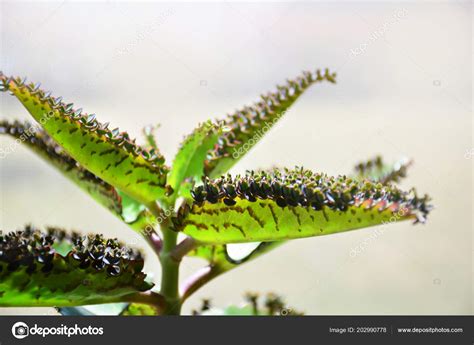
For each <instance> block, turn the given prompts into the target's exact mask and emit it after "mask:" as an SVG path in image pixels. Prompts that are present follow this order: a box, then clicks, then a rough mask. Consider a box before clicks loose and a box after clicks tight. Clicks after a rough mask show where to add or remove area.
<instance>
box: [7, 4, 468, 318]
mask: <svg viewBox="0 0 474 345" xmlns="http://www.w3.org/2000/svg"><path fill="white" fill-rule="evenodd" d="M0 27H1V42H0V43H1V46H0V61H1V62H0V68H1V70H3V72H4V73H5V74H8V75H10V74H11V75H20V76H27V77H28V78H29V79H30V80H32V81H36V82H41V83H42V85H43V87H44V88H46V89H49V90H52V91H53V94H54V95H56V96H59V95H61V96H63V98H64V99H65V100H66V101H69V102H74V103H75V104H76V105H77V106H78V107H82V108H84V110H85V111H86V112H95V113H96V114H97V116H98V119H99V120H100V121H101V122H108V121H109V122H111V124H112V126H117V127H120V128H121V129H127V130H128V131H129V132H130V133H131V134H132V137H133V136H136V137H140V131H141V128H142V126H144V125H146V124H156V123H160V124H161V128H160V130H159V131H158V142H159V146H160V148H161V150H162V152H163V153H164V154H165V156H166V157H167V159H168V160H169V161H170V160H171V159H172V157H173V156H174V154H175V152H176V149H177V147H178V144H179V143H180V141H181V139H182V137H183V136H184V135H185V134H188V133H189V132H190V131H191V130H192V129H193V128H194V127H195V126H196V124H197V123H198V122H200V121H204V120H206V119H208V118H215V117H222V116H224V115H225V114H226V113H227V112H231V111H233V110H234V109H235V108H237V107H240V106H242V105H244V104H248V103H250V102H252V101H253V100H255V99H256V98H257V97H258V95H259V94H261V93H262V92H264V91H267V90H272V89H273V88H274V85H275V84H276V83H282V82H284V81H285V79H286V78H289V77H294V76H296V75H298V73H299V72H300V71H301V70H302V69H312V68H318V67H321V68H324V67H329V68H331V70H334V71H336V72H337V73H338V77H337V80H338V83H337V85H330V84H321V85H317V86H314V87H312V88H311V89H310V90H309V91H308V92H307V93H306V94H305V95H304V96H303V97H301V99H300V100H299V101H298V103H297V104H296V105H295V106H294V108H293V109H292V111H291V112H290V113H289V114H288V115H287V116H286V117H285V118H284V119H283V120H282V121H281V122H280V123H279V124H278V125H277V126H276V127H275V128H274V129H273V130H272V131H271V132H270V133H269V134H268V136H267V137H266V138H265V139H264V140H263V141H262V142H261V143H260V144H259V145H258V146H257V147H255V148H254V149H253V150H252V151H251V152H250V153H249V154H248V155H247V156H246V157H245V158H244V159H242V161H241V162H240V163H239V164H238V165H237V166H236V167H235V168H234V169H233V172H243V171H245V169H248V168H265V167H269V166H272V165H275V164H278V165H281V166H294V165H304V166H305V167H307V168H310V169H313V170H315V171H323V172H327V173H330V174H339V173H351V172H352V167H353V165H354V164H355V163H356V162H357V161H359V160H363V159H367V158H371V157H373V156H374V155H376V154H379V153H380V154H383V156H384V158H385V159H386V160H387V161H393V160H396V159H398V158H401V157H409V158H412V159H413V160H414V162H415V164H414V165H413V167H412V168H411V169H410V171H409V176H408V178H407V179H406V180H404V182H403V183H402V186H403V188H407V189H408V188H410V187H412V186H416V187H417V189H418V190H419V191H420V192H421V193H425V192H426V193H429V194H430V195H431V196H432V197H433V204H434V205H435V207H436V209H435V210H434V211H433V212H432V214H431V215H430V217H429V220H428V223H427V224H425V225H417V226H412V225H411V224H410V223H400V224H395V225H391V226H389V227H386V228H384V232H383V235H381V236H378V237H377V239H376V240H372V241H370V244H368V245H367V246H366V248H365V250H364V251H363V252H362V253H361V254H360V255H358V256H356V257H355V258H353V257H351V256H350V252H351V249H352V248H355V247H356V246H358V245H360V244H361V243H362V242H363V241H366V240H368V239H369V238H370V237H371V236H373V234H374V231H375V230H376V228H369V229H365V230H361V231H354V232H350V233H344V234H340V235H333V236H326V237H316V238H310V239H303V240H296V241H293V242H291V243H288V244H286V245H285V246H283V247H280V248H279V249H276V250H275V251H274V252H271V253H269V254H267V255H265V256H264V257H262V258H260V259H258V260H256V261H254V262H252V263H251V264H248V265H243V266H241V267H240V268H238V269H236V270H234V271H232V272H230V273H228V274H226V275H223V276H221V277H220V278H218V279H216V280H214V281H213V282H212V283H210V284H209V285H208V286H206V287H204V288H203V289H201V290H200V291H199V292H198V293H197V294H196V295H195V296H193V298H192V299H190V300H189V301H188V302H187V303H186V304H185V308H184V311H185V312H187V313H188V312H189V311H190V310H191V309H192V308H193V307H196V306H198V305H199V304H200V298H203V297H211V298H212V299H213V302H214V304H215V305H216V306H225V305H227V304H231V303H233V304H236V303H240V302H241V301H242V295H243V294H244V293H245V292H246V291H249V290H251V291H260V292H269V291H274V292H277V293H280V294H282V295H283V296H284V297H285V298H286V300H287V302H288V305H289V306H293V307H295V308H297V309H299V310H303V311H305V312H306V313H307V314H320V315H321V314H323V315H324V314H472V311H473V304H472V301H473V290H472V283H473V281H472V277H473V274H472V254H473V242H472V213H473V208H472V196H473V192H472V177H473V175H472V168H473V161H474V156H473V155H471V154H470V152H474V145H473V143H472V130H473V127H472V88H471V86H472V85H471V82H472V68H471V64H472V4H471V3H470V2H464V3H463V2H456V3H454V2H443V3H441V2H438V3H434V2H422V3H421V2H420V3H417V2H391V3H383V4H381V3H375V2H367V3H359V2H331V3H322V2H319V3H291V2H280V3H208V4H205V3H192V4H187V3H178V4H167V3H126V2H115V1H108V2H103V3H99V2H95V3H94V2H90V3H75V2H72V1H63V2H44V3H27V2H17V1H15V2H10V1H2V2H1V3H0ZM0 102H1V103H0V110H1V117H2V118H8V119H14V118H19V119H27V118H28V114H27V113H26V111H25V110H24V109H23V108H22V106H20V105H19V104H18V103H17V102H16V101H15V99H13V98H12V97H10V96H8V95H7V94H2V95H0ZM139 140H141V138H140V139H139ZM11 143H12V140H11V139H9V138H3V137H1V138H0V147H6V146H7V145H10V144H11ZM471 150H472V151H471ZM0 164H1V169H0V174H1V175H0V177H1V185H0V186H1V187H0V190H1V203H0V228H1V229H3V230H14V229H17V228H19V227H21V226H23V225H24V224H26V223H28V222H31V223H33V224H36V225H58V226H64V227H66V228H73V229H79V230H82V231H84V232H103V233H105V234H107V235H109V236H116V237H118V238H120V239H122V240H124V241H126V242H128V243H131V244H134V243H136V244H137V245H139V246H142V247H143V246H144V245H145V244H144V242H143V241H141V239H140V238H139V237H138V235H136V234H134V233H133V232H131V230H129V229H128V228H127V226H125V225H123V224H121V223H120V222H119V221H118V220H117V219H115V218H114V217H113V216H112V215H111V214H109V213H108V212H107V211H106V210H105V209H103V208H101V207H100V206H97V205H96V204H95V203H94V201H92V199H90V198H89V197H88V196H87V195H86V194H84V193H83V192H82V191H80V190H79V189H77V188H76V187H75V186H74V185H72V184H71V183H70V182H69V181H68V180H66V179H65V178H63V177H62V176H61V175H60V174H59V173H58V172H56V171H55V170H54V169H53V168H51V167H49V166H48V165H47V164H45V163H44V162H43V161H41V160H40V159H39V158H37V157H35V156H34V155H33V154H32V153H31V152H29V151H28V150H26V149H25V148H23V147H20V148H18V149H16V150H15V152H14V153H12V154H10V155H8V156H7V157H6V158H5V159H2V160H0ZM148 259H149V260H148V263H147V265H146V270H147V271H151V272H154V275H155V277H159V267H158V266H157V262H156V261H155V259H154V258H153V256H152V254H151V253H149V252H148ZM201 265H202V263H201V262H200V261H195V260H188V261H185V262H184V265H183V269H182V276H183V277H185V276H188V275H189V274H190V273H191V272H192V271H193V270H194V269H196V268H197V267H200V266H201ZM7 313H25V314H31V313H35V314H41V313H49V314H51V313H54V310H53V309H50V308H45V309H40V308H35V309H0V314H7Z"/></svg>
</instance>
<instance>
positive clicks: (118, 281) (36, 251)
mask: <svg viewBox="0 0 474 345" xmlns="http://www.w3.org/2000/svg"><path fill="white" fill-rule="evenodd" d="M49 231H50V233H52V234H56V233H57V229H49ZM64 240H67V238H64V239H62V240H57V239H56V238H55V236H54V235H47V234H44V233H41V232H40V231H39V230H36V229H33V228H31V227H26V228H25V229H24V231H17V232H10V233H8V234H3V233H0V306H10V307H11V306H58V307H59V306H62V307H69V306H78V305H89V304H97V303H101V304H102V303H112V302H125V301H129V299H130V297H131V296H134V295H135V294H137V293H138V292H141V291H145V290H149V289H150V288H151V287H152V284H149V283H147V282H145V277H146V275H145V274H144V273H142V268H143V259H142V257H141V255H140V253H138V252H135V251H132V250H130V249H127V248H124V247H121V246H120V244H119V243H118V242H117V241H116V240H105V239H104V238H103V237H102V236H99V235H95V236H89V237H85V238H79V237H75V238H74V239H73V238H69V240H70V241H71V242H72V241H74V246H73V248H72V249H71V250H70V251H69V252H68V253H67V255H61V254H59V253H58V252H56V251H55V249H54V244H55V242H56V241H64Z"/></svg>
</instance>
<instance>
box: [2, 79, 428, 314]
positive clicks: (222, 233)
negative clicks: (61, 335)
mask: <svg viewBox="0 0 474 345" xmlns="http://www.w3.org/2000/svg"><path fill="white" fill-rule="evenodd" d="M335 77H336V76H335V74H333V73H330V72H329V71H328V70H325V71H320V70H317V71H314V72H309V71H307V72H303V73H302V75H300V76H298V77H297V78H295V79H293V80H288V81H287V82H286V84H285V85H283V86H278V87H277V89H276V91H274V92H270V93H268V94H265V95H262V96H261V98H260V100H259V101H258V102H256V103H255V104H253V105H251V106H245V107H243V108H241V109H239V110H237V111H236V112H234V113H233V114H230V115H228V116H227V117H225V118H224V119H222V120H217V121H207V122H205V123H202V124H200V125H198V127H197V128H196V129H195V130H194V131H193V132H192V133H191V134H189V135H188V136H186V137H185V138H184V140H183V143H182V144H181V146H180V148H179V149H178V151H177V153H176V156H175V157H174V159H173V161H172V164H167V162H166V161H165V158H164V157H163V156H162V155H161V153H160V150H159V148H158V144H157V142H158V140H157V139H156V138H155V133H154V130H153V127H145V128H144V131H143V134H144V140H143V144H137V143H136V141H135V140H132V139H131V138H130V136H129V134H128V133H127V132H121V131H120V130H119V129H117V128H116V129H109V124H108V123H100V122H99V121H98V120H97V119H96V116H95V115H94V114H86V113H84V112H83V111H82V110H81V109H76V108H75V107H74V105H73V104H72V103H65V102H63V101H62V99H61V97H53V96H52V95H51V92H45V91H43V90H42V89H41V88H40V85H38V84H33V83H27V82H26V80H24V79H20V78H12V77H7V76H6V75H4V74H3V73H0V90H1V91H4V92H8V93H10V94H11V95H13V96H14V97H16V98H17V99H18V101H20V102H21V104H23V106H24V107H25V108H26V109H27V111H28V112H29V113H30V114H31V116H32V117H33V118H34V120H35V121H36V124H31V123H28V122H19V121H9V120H2V121H0V133H1V134H4V135H9V136H11V137H13V138H14V139H15V140H16V141H17V142H21V143H23V144H24V145H26V146H27V147H28V148H30V149H31V150H32V151H33V152H35V153H36V154H38V155H39V156H40V157H42V158H43V159H44V160H45V161H47V162H48V163H50V164H51V165H52V166H53V167H55V168H56V169H58V170H59V171H60V172H62V173H63V174H64V176H66V177H67V178H68V179H70V180H71V181H72V182H73V183H75V184H76V185H77V186H78V187H80V188H81V189H82V190H84V191H85V192H86V193H88V194H89V195H90V196H91V197H92V198H93V199H95V200H96V201H97V202H98V203H99V204H101V205H103V206H104V207H105V208H107V209H108V210H109V211H110V212H112V214H114V215H115V216H116V217H118V218H119V219H120V220H122V221H123V222H124V223H125V224H127V225H128V226H129V227H130V228H131V229H132V230H133V231H135V232H137V233H139V234H140V235H142V236H143V237H144V238H145V240H146V241H147V243H148V245H149V246H150V247H151V248H152V249H153V251H154V253H156V256H157V261H156V262H157V263H159V264H161V272H162V274H161V277H160V278H159V279H156V281H151V280H150V279H149V278H147V276H146V274H145V273H144V272H143V264H144V260H143V256H142V255H141V254H140V252H139V251H136V250H133V249H129V248H127V247H126V246H125V245H124V244H122V243H120V242H119V241H117V239H106V238H104V237H103V236H102V235H101V234H91V235H87V236H84V235H81V234H79V233H76V232H67V231H65V230H62V229H60V228H52V227H47V228H43V229H38V228H35V227H34V226H32V225H27V226H25V227H24V228H23V229H21V230H17V231H11V232H0V306H9V307H17V306H22V307H24V306H36V307H41V306H43V307H56V308H58V310H59V311H60V312H62V313H63V314H74V313H76V314H81V310H82V309H81V307H80V306H84V305H92V304H109V303H119V302H122V303H124V305H125V307H124V309H123V311H122V312H121V314H122V315H177V314H180V313H181V307H182V305H183V303H184V302H185V301H186V300H187V299H188V298H189V297H190V296H191V295H192V294H193V293H194V292H196V291H197V290H198V289H200V288H201V287H202V286H204V285H205V284H206V283H208V282H210V281H211V280H213V279H214V278H216V277H218V276H220V275H221V274H224V273H226V272H228V271H230V270H232V269H234V268H236V267H238V266H239V265H241V264H243V263H245V262H249V261H251V260H254V259H256V258H258V257H259V256H260V255H262V254H265V253H267V252H269V251H271V250H273V249H275V248H276V247H278V246H280V245H282V244H284V243H285V242H286V241H287V240H291V239H299V238H306V237H312V236H320V235H328V234H334V233H339V232H344V231H349V230H355V229H361V228H366V227H370V226H376V225H380V224H383V223H389V222H395V221H397V222H398V221H404V220H412V221H413V222H414V223H417V222H424V221H425V220H426V216H427V215H428V213H429V211H430V209H431V205H430V204H429V197H428V196H426V195H425V196H418V194H417V193H416V191H415V190H414V189H411V190H409V191H403V190H401V189H399V188H398V187H397V186H396V185H395V183H397V182H398V181H399V180H400V179H401V178H403V177H405V176H406V172H407V168H408V167H409V166H410V164H411V162H408V161H400V162H396V163H395V164H385V163H384V162H383V161H382V159H381V158H380V157H377V158H375V159H372V160H369V161H367V162H363V163H360V164H358V165H356V167H355V170H354V173H353V174H352V175H351V176H346V175H340V176H328V175H327V174H324V173H321V172H313V171H310V170H307V169H305V168H302V167H295V168H290V169H287V168H282V169H270V170H255V171H247V172H246V173H245V174H241V175H236V176H235V175H234V176H232V175H230V174H228V173H227V171H228V170H229V169H230V168H232V167H233V166H234V165H235V164H236V163H237V162H238V161H239V159H241V158H242V157H243V156H244V155H245V154H246V153H247V152H248V151H249V149H250V148H251V147H252V146H254V145H255V144H257V142H258V141H259V140H260V139H261V137H262V135H263V134H262V133H265V132H266V131H267V130H268V129H269V128H270V127H272V126H273V125H274V124H275V123H276V122H278V120H279V119H280V118H281V117H282V115H283V114H285V112H287V110H288V109H289V108H290V107H291V106H292V105H293V104H294V103H295V101H296V100H297V99H298V98H299V97H300V96H301V95H302V94H303V93H304V91H305V90H306V89H307V88H308V87H309V86H311V85H313V84H317V83H323V82H329V83H335V82H336V81H335ZM263 129H265V130H263ZM179 234H181V235H180V239H179V240H178V235H179ZM181 237H182V239H181ZM251 242H252V243H253V242H255V243H256V244H255V249H253V250H252V251H251V252H250V253H249V254H248V255H247V256H245V257H243V258H240V259H238V260H237V259H235V258H232V257H231V255H229V252H228V245H229V244H234V243H251ZM186 257H195V258H200V259H203V260H205V261H206V262H207V266H205V267H204V268H203V269H201V270H199V271H198V272H196V273H195V274H194V275H193V276H191V277H189V278H188V279H187V280H186V281H185V282H184V283H182V284H180V281H179V267H180V263H181V261H182V260H183V259H184V258H186ZM246 300H247V302H248V303H247V305H246V306H244V307H228V308H227V309H223V310H217V309H215V308H213V307H212V306H211V304H210V302H209V301H208V300H205V301H203V306H202V307H201V309H200V310H195V311H194V312H193V314H196V315H201V314H203V315H205V314H216V313H217V314H224V315H236V314H244V315H299V314H301V313H300V312H299V311H295V310H293V309H291V308H288V307H287V306H286V305H285V303H284V302H283V300H282V298H281V297H279V296H277V295H274V294H269V295H267V296H266V297H265V298H264V299H263V300H262V299H261V298H260V297H259V296H258V295H257V294H252V293H249V294H247V296H246ZM262 301H263V302H262Z"/></svg>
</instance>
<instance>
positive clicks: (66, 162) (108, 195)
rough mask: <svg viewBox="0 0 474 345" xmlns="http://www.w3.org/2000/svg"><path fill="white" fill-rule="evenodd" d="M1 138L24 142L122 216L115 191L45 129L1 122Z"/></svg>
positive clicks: (97, 199)
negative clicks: (5, 136) (7, 137)
mask: <svg viewBox="0 0 474 345" xmlns="http://www.w3.org/2000/svg"><path fill="white" fill-rule="evenodd" d="M0 134H8V135H10V136H12V137H14V138H16V139H19V140H21V142H22V143H24V144H26V145H27V147H28V148H29V149H31V150H32V151H33V152H35V153H36V154H38V155H39V156H40V157H41V158H43V160H45V161H46V162H48V163H50V164H51V165H53V166H54V167H55V168H57V169H58V170H59V171H60V172H61V173H63V175H65V176H66V177H67V178H69V179H70V180H71V181H72V182H74V183H75V184H76V185H78V186H79V187H80V188H81V189H82V190H84V191H85V192H87V193H88V194H90V195H91V196H92V198H93V199H94V200H96V201H97V202H98V203H100V204H101V205H103V206H105V207H106V208H108V209H109V210H110V211H111V212H112V213H114V214H116V215H120V214H121V213H122V200H121V197H120V196H119V194H118V193H117V191H116V190H115V188H114V187H113V186H111V185H110V184H108V183H107V182H105V181H103V180H102V179H100V178H98V177H97V176H95V175H94V174H92V173H91V172H89V171H88V170H86V169H84V168H83V167H82V166H81V165H80V164H79V163H77V161H76V160H75V159H73V158H72V157H71V156H70V155H69V154H67V153H66V152H65V151H64V150H63V149H62V147H61V146H59V145H58V144H57V143H56V142H55V141H54V140H53V139H51V137H50V136H49V135H48V134H47V133H46V132H45V131H43V130H42V129H39V128H38V127H37V126H33V125H32V124H30V123H28V122H24V123H21V122H18V121H15V122H8V121H0Z"/></svg>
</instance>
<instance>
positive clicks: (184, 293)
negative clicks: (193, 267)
mask: <svg viewBox="0 0 474 345" xmlns="http://www.w3.org/2000/svg"><path fill="white" fill-rule="evenodd" d="M221 273H222V271H220V270H219V268H218V267H217V266H212V265H209V266H206V267H203V268H201V269H200V270H199V271H197V272H196V273H195V274H194V275H192V276H191V277H189V278H188V280H187V281H186V282H185V283H184V286H183V287H182V288H181V303H184V301H185V300H186V299H188V298H189V297H190V296H191V295H192V294H193V293H195V292H196V291H197V290H199V289H200V288H201V287H202V286H203V285H205V284H207V283H209V282H210V281H211V280H212V279H214V278H215V277H217V276H218V275H219V274H221Z"/></svg>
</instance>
